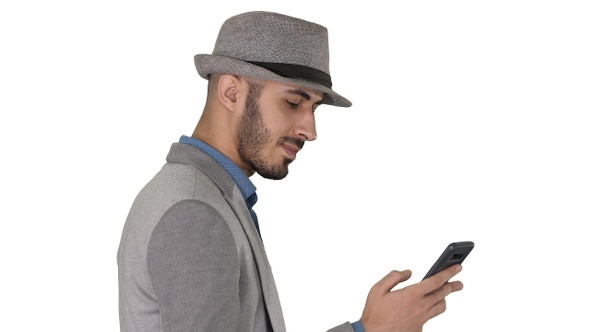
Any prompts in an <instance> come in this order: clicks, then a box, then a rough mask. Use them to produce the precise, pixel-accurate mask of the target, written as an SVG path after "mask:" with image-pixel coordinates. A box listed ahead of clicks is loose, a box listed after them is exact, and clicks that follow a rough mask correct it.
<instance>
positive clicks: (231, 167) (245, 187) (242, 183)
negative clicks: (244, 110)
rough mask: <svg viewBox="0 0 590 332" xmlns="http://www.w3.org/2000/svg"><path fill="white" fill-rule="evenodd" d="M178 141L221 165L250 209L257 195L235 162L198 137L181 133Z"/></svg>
mask: <svg viewBox="0 0 590 332" xmlns="http://www.w3.org/2000/svg"><path fill="white" fill-rule="evenodd" d="M179 142H180V143H183V144H189V145H192V146H194V147H196V148H197V149H199V150H201V151H203V152H205V153H206V154H208V155H210V156H211V157H212V158H213V159H215V160H216V161H217V162H218V163H219V164H220V165H221V167H223V168H224V169H225V170H226V171H227V172H228V173H229V175H230V176H231V177H232V179H234V182H235V183H236V185H237V186H238V188H239V189H240V192H241V193H242V197H244V200H245V201H246V205H248V209H252V207H253V206H254V204H256V201H257V200H258V197H257V196H256V187H255V186H254V184H253V183H252V181H250V179H248V177H247V176H246V174H244V172H243V171H242V170H241V169H240V168H239V167H238V166H237V165H236V164H234V163H233V162H232V161H231V160H230V159H229V158H228V157H226V156H224V155H223V154H222V153H221V152H219V151H217V150H216V149H215V148H213V147H212V146H210V145H208V144H207V143H205V142H203V141H201V140H200V139H197V138H193V137H189V136H185V135H183V136H181V137H180V141H179Z"/></svg>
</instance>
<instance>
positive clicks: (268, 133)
mask: <svg viewBox="0 0 590 332" xmlns="http://www.w3.org/2000/svg"><path fill="white" fill-rule="evenodd" d="M322 97H323V94H322V93H321V92H318V91H316V90H313V89H309V88H304V87H301V86H298V85H291V84H284V83H277V82H272V81H265V82H264V83H262V84H261V83H257V82H251V83H250V90H249V93H248V96H247V99H246V105H245V110H244V114H243V115H242V118H241V120H240V122H239V124H238V133H237V139H238V153H239V155H240V158H241V159H242V160H243V161H244V163H245V164H246V165H247V167H249V168H251V169H252V170H253V171H254V172H257V173H258V174H260V176H262V177H264V178H267V179H273V180H280V179H283V178H284V177H285V176H287V174H288V172H289V169H288V166H289V164H290V163H291V162H292V161H293V160H295V155H296V154H297V152H298V151H299V150H301V148H303V144H304V142H305V141H311V140H314V139H315V138H316V128H315V117H314V111H315V109H316V107H317V106H318V105H319V104H320V103H321V101H322Z"/></svg>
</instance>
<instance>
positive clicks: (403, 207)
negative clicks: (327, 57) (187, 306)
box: [0, 0, 590, 332]
mask: <svg viewBox="0 0 590 332" xmlns="http://www.w3.org/2000/svg"><path fill="white" fill-rule="evenodd" d="M351 3H352V2H351ZM247 10H269V11H278V12H282V13H285V14H290V15H293V16H297V17H300V18H304V19H308V20H311V21H314V22H318V23H321V24H323V25H325V26H326V27H328V29H329V32H330V46H331V49H330V52H331V72H332V80H333V82H334V89H335V90H336V91H338V92H339V93H341V94H342V95H344V96H346V97H347V98H349V99H350V100H351V101H352V102H353V106H352V107H351V108H348V109H341V108H335V107H331V106H322V107H320V109H319V110H318V112H316V114H317V125H318V134H319V138H318V140H317V141H315V142H312V143H308V144H307V145H306V147H305V148H304V150H303V151H302V152H301V153H300V154H299V155H298V159H297V161H296V162H295V163H294V164H293V165H292V167H291V168H290V171H291V172H290V175H289V176H288V177H287V178H286V179H285V180H283V181H270V180H264V179H262V178H260V177H258V176H254V177H253V181H254V183H255V184H256V186H257V187H258V194H259V198H260V199H259V203H258V204H257V205H256V211H257V213H258V215H259V219H260V221H261V228H262V235H263V239H264V242H265V245H266V249H267V252H268V255H269V258H270V260H271V264H272V266H273V271H274V273H275V278H276V281H277V285H278V287H279V291H280V294H281V299H282V304H283V310H284V313H285V319H286V323H287V328H288V329H289V330H290V331H325V330H326V329H328V328H330V327H332V326H335V325H338V324H340V323H342V322H344V321H346V320H349V321H354V320H357V319H358V318H359V317H360V314H361V312H362V308H363V306H364V301H365V297H366V294H367V292H368V290H369V288H370V287H371V286H372V285H373V284H374V283H375V282H376V281H378V280H379V279H381V277H383V276H384V275H385V274H386V273H387V272H389V271H390V270H392V269H406V268H409V269H412V270H413V271H414V276H413V277H412V278H411V279H410V280H409V281H408V282H407V284H409V283H413V282H417V281H419V280H420V279H421V276H422V275H423V274H424V273H425V272H426V271H427V270H428V268H429V267H430V265H431V264H432V262H433V261H434V260H435V259H436V258H437V257H438V255H439V254H440V252H441V251H442V249H443V248H444V246H446V244H447V243H449V242H452V241H463V240H471V241H474V242H475V243H476V247H475V249H474V251H473V252H472V254H471V256H470V257H469V258H468V259H467V261H465V263H464V270H463V272H461V274H460V275H459V277H460V278H459V277H458V279H460V280H462V281H463V282H464V284H465V288H464V290H463V291H461V292H459V293H456V294H452V295H451V296H449V298H448V301H447V305H448V309H447V312H446V313H444V314H443V315H441V316H439V317H436V318H435V319H433V320H431V321H430V322H428V323H427V324H426V326H425V328H424V330H425V331H454V332H456V331H539V330H542V331H588V330H590V323H588V320H587V319H586V317H585V315H587V313H588V309H590V308H589V307H588V296H590V287H589V286H588V285H589V283H588V272H589V269H588V261H589V259H588V254H589V253H590V250H589V245H588V244H587V243H588V242H587V241H588V231H587V230H586V228H587V226H588V225H587V223H588V221H589V219H590V204H589V202H590V172H589V170H590V130H589V128H590V115H589V112H590V61H589V60H588V59H590V20H589V19H588V18H589V17H590V10H589V6H588V5H586V2H585V1H563V0H562V1H519V0H511V1H485V2H484V1H393V2H388V5H387V6H384V5H383V4H382V2H380V1H360V2H359V1H357V2H354V3H352V4H345V2H336V1H334V2H333V1H330V2H328V1H324V2H321V1H303V0H301V1H290V2H279V1H248V2H245V1H214V2H198V1H166V2H164V1H158V2H157V1H129V0H122V1H94V2H91V1H63V0H62V1H19V2H17V1H5V2H2V5H0V47H1V52H0V111H1V120H0V135H1V136H0V144H1V152H2V163H1V166H0V167H2V169H1V172H0V181H1V182H0V191H1V194H2V205H1V210H0V216H1V222H2V224H1V225H2V226H1V227H2V228H1V229H2V231H1V234H2V241H0V249H1V250H2V257H3V258H2V265H1V273H0V278H1V282H0V284H1V285H2V295H1V298H0V306H1V307H2V309H1V311H2V320H1V322H0V326H1V327H0V329H1V330H5V331H117V330H118V328H119V327H118V311H117V310H118V309H117V306H118V303H117V266H116V251H117V247H118V244H119V237H120V233H121V230H122V227H123V223H124V220H125V218H126V215H127V211H128V209H129V207H130V205H131V203H132V200H133V199H134V197H135V194H136V193H137V192H138V191H139V189H140V188H141V187H142V186H143V185H144V184H145V183H146V182H147V181H148V180H149V179H150V178H151V177H152V176H153V174H154V173H155V172H156V171H157V170H158V169H159V168H160V167H161V165H162V163H163V162H164V157H165V155H166V154H167V152H168V148H169V146H170V144H171V143H172V142H174V141H176V140H178V138H179V137H180V136H181V135H183V134H188V135H190V134H191V133H192V130H193V128H194V125H195V124H196V121H197V119H198V117H199V114H200V111H201V110H202V107H203V105H204V97H205V95H204V92H205V88H206V81H205V80H203V79H201V78H200V77H199V76H198V75H197V73H196V71H195V69H194V65H193V55H194V54H196V53H210V52H211V50H212V49H213V43H214V41H215V38H216V37H217V32H218V30H219V27H220V26H221V24H222V22H223V20H224V19H226V18H227V17H229V16H231V15H234V14H237V13H240V12H242V11H247Z"/></svg>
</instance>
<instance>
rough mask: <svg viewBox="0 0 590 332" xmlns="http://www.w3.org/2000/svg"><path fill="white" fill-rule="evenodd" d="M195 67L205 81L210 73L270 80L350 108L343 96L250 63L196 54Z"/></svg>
mask: <svg viewBox="0 0 590 332" xmlns="http://www.w3.org/2000/svg"><path fill="white" fill-rule="evenodd" d="M195 67H196V68H197V72H198V73H199V75H200V76H201V77H203V78H205V79H209V75H210V74H212V73H227V74H234V75H239V76H246V77H253V78H260V79H263V80H270V81H276V82H281V83H289V84H295V85H301V86H304V87H308V88H311V89H315V90H318V91H320V92H323V93H324V100H323V101H322V103H323V104H327V105H333V106H338V107H350V106H352V103H351V102H350V101H349V100H348V99H346V98H344V97H343V96H341V95H340V94H338V93H337V92H335V91H334V90H332V89H330V88H328V87H326V86H323V85H321V84H318V83H314V82H310V81H306V80H302V79H296V78H290V77H283V76H280V75H277V74H275V73H273V72H272V71H270V70H268V69H265V68H262V67H260V66H256V65H253V64H251V63H248V62H245V61H242V60H239V59H236V58H231V57H226V56H222V55H214V54H197V55H195Z"/></svg>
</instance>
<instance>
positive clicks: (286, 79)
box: [195, 11, 352, 107]
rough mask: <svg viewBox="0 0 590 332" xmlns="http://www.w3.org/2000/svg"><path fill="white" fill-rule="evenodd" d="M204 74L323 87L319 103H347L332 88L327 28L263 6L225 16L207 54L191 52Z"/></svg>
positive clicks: (347, 103)
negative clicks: (261, 8) (211, 48)
mask: <svg viewBox="0 0 590 332" xmlns="http://www.w3.org/2000/svg"><path fill="white" fill-rule="evenodd" d="M195 66H196V67H197V72H198V73H199V75H200V76H201V77H203V78H205V79H208V78H209V75H210V74H212V73H227V74H234V75H238V76H246V77H253V78H260V79H265V80H271V81H277V82H282V83H290V84H296V85H301V86H305V87H308V88H312V89H316V90H318V91H321V92H324V100H323V101H322V102H323V103H324V104H328V105H334V106H340V107H349V106H351V105H352V103H351V102H350V101H349V100H348V99H346V98H344V97H342V96H341V95H339V94H338V93H336V92H335V91H334V90H332V79H331V77H330V69H329V51H328V30H327V29H326V28H325V27H323V26H321V25H319V24H316V23H312V22H308V21H305V20H302V19H299V18H295V17H291V16H287V15H283V14H278V13H273V12H264V11H253V12H246V13H243V14H239V15H236V16H233V17H230V18H228V19H227V20H226V21H225V22H224V23H223V25H222V26H221V29H220V30H219V35H218V36H217V41H216V42H215V48H214V49H213V53H212V54H197V55H195Z"/></svg>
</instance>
